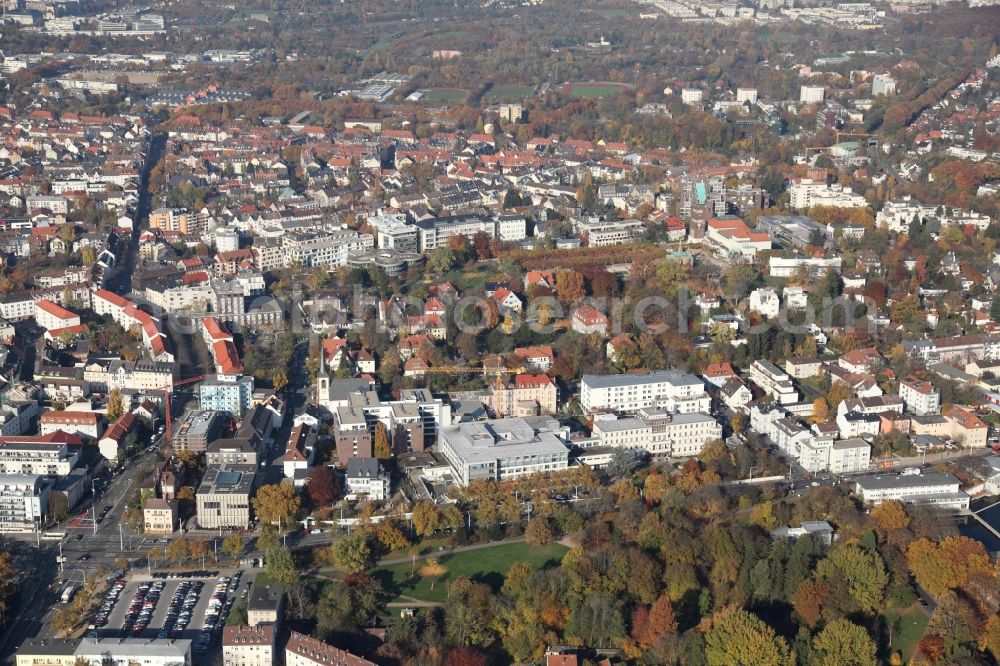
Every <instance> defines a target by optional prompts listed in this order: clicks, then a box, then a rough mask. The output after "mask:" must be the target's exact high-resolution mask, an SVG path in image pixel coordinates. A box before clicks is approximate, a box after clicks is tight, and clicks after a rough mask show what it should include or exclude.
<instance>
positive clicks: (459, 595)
mask: <svg viewBox="0 0 1000 666" xmlns="http://www.w3.org/2000/svg"><path fill="white" fill-rule="evenodd" d="M494 605H495V604H494V600H493V595H492V593H491V592H490V587H489V586H488V585H486V584H485V583H476V582H474V581H472V580H471V579H469V578H466V577H465V576H462V577H461V578H459V579H458V580H456V581H455V582H453V583H452V584H451V588H450V589H449V590H448V599H447V601H446V602H445V619H446V620H447V622H446V623H445V632H446V635H447V637H448V639H449V641H451V643H452V644H454V645H480V646H486V645H489V644H490V643H491V642H493V638H494V636H493V631H492V629H491V624H492V621H493V608H494Z"/></svg>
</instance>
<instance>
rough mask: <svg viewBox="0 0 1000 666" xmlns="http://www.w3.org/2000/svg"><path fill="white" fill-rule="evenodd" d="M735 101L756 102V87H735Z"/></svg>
mask: <svg viewBox="0 0 1000 666" xmlns="http://www.w3.org/2000/svg"><path fill="white" fill-rule="evenodd" d="M736 101H737V102H740V103H741V104H742V103H743V102H750V103H751V104H756V103H757V89H756V88H737V89H736Z"/></svg>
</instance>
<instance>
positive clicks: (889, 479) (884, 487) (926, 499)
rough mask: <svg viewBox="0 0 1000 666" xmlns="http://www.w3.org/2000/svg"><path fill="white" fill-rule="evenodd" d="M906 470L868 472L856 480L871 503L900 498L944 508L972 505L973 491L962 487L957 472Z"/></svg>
mask: <svg viewBox="0 0 1000 666" xmlns="http://www.w3.org/2000/svg"><path fill="white" fill-rule="evenodd" d="M913 471H915V472H916V473H908V472H909V470H908V471H907V472H904V473H903V474H899V475H896V474H886V475H880V476H867V477H864V478H861V479H857V480H856V482H855V483H856V489H857V492H858V493H859V494H860V495H861V498H862V499H863V500H864V501H865V502H866V503H867V504H881V503H882V502H885V501H888V500H898V501H900V502H903V503H904V504H927V505H930V506H936V507H939V508H944V509H968V508H969V494H968V493H966V492H964V491H962V490H960V486H961V481H959V479H958V477H957V476H955V475H954V474H948V473H940V472H932V473H929V474H921V473H920V470H913Z"/></svg>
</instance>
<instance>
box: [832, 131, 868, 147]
mask: <svg viewBox="0 0 1000 666" xmlns="http://www.w3.org/2000/svg"><path fill="white" fill-rule="evenodd" d="M834 136H835V137H836V139H837V140H836V143H840V137H842V136H868V137H875V141H874V144H875V145H878V135H876V134H869V133H867V132H841V131H840V130H834ZM872 143H873V142H872V141H868V145H872Z"/></svg>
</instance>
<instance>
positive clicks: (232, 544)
mask: <svg viewBox="0 0 1000 666" xmlns="http://www.w3.org/2000/svg"><path fill="white" fill-rule="evenodd" d="M222 554H223V555H228V556H229V557H231V558H233V559H234V560H235V559H236V558H238V557H239V556H240V555H242V554H243V537H241V536H240V535H239V534H230V535H229V536H227V537H226V538H225V539H223V540H222Z"/></svg>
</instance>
